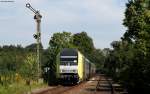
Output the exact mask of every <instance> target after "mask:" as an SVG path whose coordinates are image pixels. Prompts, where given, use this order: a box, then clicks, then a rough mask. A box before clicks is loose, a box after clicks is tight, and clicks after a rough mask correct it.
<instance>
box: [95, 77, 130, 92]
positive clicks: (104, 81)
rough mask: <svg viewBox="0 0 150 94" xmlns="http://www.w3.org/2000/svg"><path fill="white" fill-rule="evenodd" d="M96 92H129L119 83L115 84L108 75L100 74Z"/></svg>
mask: <svg viewBox="0 0 150 94" xmlns="http://www.w3.org/2000/svg"><path fill="white" fill-rule="evenodd" d="M95 92H96V94H97V92H105V94H128V92H126V90H124V89H123V87H122V86H121V85H119V84H114V83H113V81H112V79H110V78H108V77H107V76H106V75H98V83H97V85H96V89H95Z"/></svg>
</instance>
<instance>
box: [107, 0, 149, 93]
mask: <svg viewBox="0 0 150 94" xmlns="http://www.w3.org/2000/svg"><path fill="white" fill-rule="evenodd" d="M126 6H127V9H126V11H125V19H124V23H123V24H124V25H125V26H126V27H127V31H126V32H125V34H124V35H123V37H122V40H121V41H113V42H112V44H111V45H112V47H113V49H112V50H110V53H109V55H108V57H107V59H106V62H105V63H106V64H105V67H107V69H108V70H109V71H108V73H109V74H110V75H111V76H112V77H113V78H114V79H115V80H116V81H118V82H120V83H122V84H123V85H124V86H126V88H127V89H128V91H129V93H130V94H146V93H150V91H149V89H150V86H149V85H150V81H149V80H148V79H149V78H150V70H149V69H150V41H149V40H150V3H149V0H129V2H128V3H127V4H126Z"/></svg>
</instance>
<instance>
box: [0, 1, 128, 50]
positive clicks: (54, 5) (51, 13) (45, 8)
mask: <svg viewBox="0 0 150 94" xmlns="http://www.w3.org/2000/svg"><path fill="white" fill-rule="evenodd" d="M1 1H5V0H0V46H3V45H17V44H20V45H22V46H23V47H25V46H27V45H30V44H32V43H35V42H36V40H35V39H34V38H33V34H34V33H35V32H36V23H35V20H34V19H33V17H34V13H33V12H32V11H30V10H29V9H28V8H26V7H25V5H26V3H30V4H31V6H32V7H33V8H35V9H36V10H40V13H41V15H42V22H41V33H42V36H41V37H42V44H43V46H44V48H47V47H48V43H49V40H50V38H51V36H52V35H53V33H57V32H63V31H67V32H71V33H73V34H75V33H79V32H82V31H85V32H87V34H88V35H89V36H90V37H91V38H92V39H93V42H94V45H95V47H96V48H100V49H103V48H110V47H111V46H110V43H111V42H112V41H118V40H120V38H121V36H123V34H124V32H125V31H126V28H125V27H124V26H123V25H122V23H123V19H124V11H125V8H126V6H125V4H126V2H127V0H6V1H13V2H1Z"/></svg>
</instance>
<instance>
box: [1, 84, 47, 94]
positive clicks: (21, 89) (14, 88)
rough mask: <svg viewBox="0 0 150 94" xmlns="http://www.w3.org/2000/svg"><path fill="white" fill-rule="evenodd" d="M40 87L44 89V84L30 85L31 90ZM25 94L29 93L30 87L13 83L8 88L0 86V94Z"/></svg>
mask: <svg viewBox="0 0 150 94" xmlns="http://www.w3.org/2000/svg"><path fill="white" fill-rule="evenodd" d="M42 87H46V84H42V83H41V84H32V85H31V90H34V89H36V88H42ZM27 92H30V86H28V85H25V84H24V83H13V84H11V85H8V86H2V85H0V94H27Z"/></svg>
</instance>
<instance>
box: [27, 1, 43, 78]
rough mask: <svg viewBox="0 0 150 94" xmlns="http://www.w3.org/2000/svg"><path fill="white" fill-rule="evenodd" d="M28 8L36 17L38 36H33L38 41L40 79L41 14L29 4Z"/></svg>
mask: <svg viewBox="0 0 150 94" xmlns="http://www.w3.org/2000/svg"><path fill="white" fill-rule="evenodd" d="M26 7H27V8H29V9H30V10H31V11H32V12H33V13H34V14H35V15H34V19H35V21H36V30H37V31H36V34H34V35H33V37H34V38H35V39H36V41H37V64H38V78H40V76H41V56H40V45H41V28H40V25H41V18H42V16H41V14H40V12H39V11H37V10H35V9H34V8H32V6H31V5H30V4H29V3H27V4H26Z"/></svg>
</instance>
